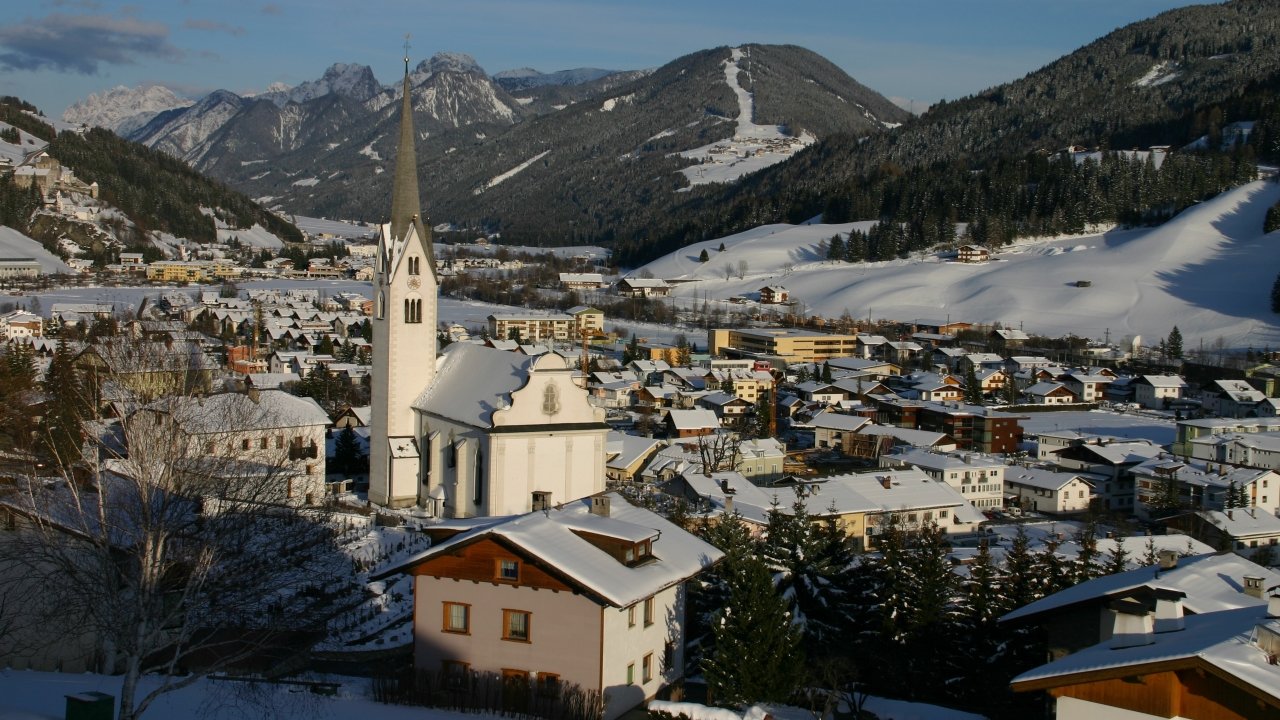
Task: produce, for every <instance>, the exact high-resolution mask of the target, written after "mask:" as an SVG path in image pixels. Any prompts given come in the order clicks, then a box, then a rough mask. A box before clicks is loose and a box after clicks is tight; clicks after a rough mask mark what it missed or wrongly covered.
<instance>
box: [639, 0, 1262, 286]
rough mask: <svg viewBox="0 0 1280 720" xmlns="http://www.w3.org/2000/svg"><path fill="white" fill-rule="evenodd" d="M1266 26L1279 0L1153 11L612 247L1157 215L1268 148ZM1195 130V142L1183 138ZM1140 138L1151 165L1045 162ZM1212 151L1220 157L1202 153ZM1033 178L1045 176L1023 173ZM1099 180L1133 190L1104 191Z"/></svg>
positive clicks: (1059, 227) (1228, 180)
mask: <svg viewBox="0 0 1280 720" xmlns="http://www.w3.org/2000/svg"><path fill="white" fill-rule="evenodd" d="M1278 39H1280V3H1266V2H1259V1H1257V0H1245V1H1237V2H1231V3H1227V4H1225V5H1212V6H1195V7H1189V8H1184V9H1180V10H1174V11H1170V12H1167V13H1163V14H1161V15H1159V16H1157V17H1155V18H1152V19H1149V20H1145V21H1142V22H1139V23H1135V24H1133V25H1130V26H1127V27H1125V28H1121V29H1119V30H1116V31H1115V32H1113V33H1111V34H1109V35H1107V36H1106V37H1104V38H1101V39H1099V40H1097V41H1095V42H1094V43H1091V44H1089V45H1087V46H1085V47H1084V48H1081V49H1080V50H1078V51H1076V52H1074V53H1071V54H1070V55H1068V56H1066V57H1064V58H1062V59H1060V60H1058V61H1055V62H1054V63H1051V64H1050V65H1048V66H1046V67H1045V68H1043V69H1041V70H1038V71H1036V72H1034V73H1031V74H1029V75H1027V76H1026V77H1024V78H1021V79H1019V80H1016V81H1013V82H1011V83H1007V84H1004V85H1000V86H997V87H995V88H992V89H990V90H988V91H985V92H983V93H979V94H978V95H976V96H973V97H969V98H964V99H961V100H957V101H954V102H948V103H942V104H940V105H938V106H935V107H934V108H932V109H930V111H929V112H928V113H926V114H925V115H923V116H922V117H920V118H918V119H916V120H913V121H910V122H908V123H907V124H905V125H903V126H902V127H900V128H897V129H895V130H893V131H892V132H889V133H883V134H879V135H875V136H871V137H869V138H865V137H861V136H859V135H857V134H853V133H842V134H840V135H837V136H834V137H831V138H827V139H825V140H823V141H822V142H820V143H818V144H817V145H815V146H814V147H812V148H810V149H809V150H808V151H806V152H804V153H801V154H799V155H797V156H796V157H795V158H794V159H793V160H792V161H791V162H788V163H786V164H784V165H780V166H777V167H774V168H770V169H768V170H766V171H763V172H761V173H758V174H757V175H755V176H752V177H750V178H747V179H745V180H744V181H743V182H742V183H740V184H739V185H737V186H733V187H730V188H724V189H722V190H721V192H720V193H718V194H715V195H691V196H690V197H689V198H687V202H685V203H684V204H682V205H681V206H679V207H677V208H676V210H675V211H674V212H672V213H670V214H669V215H668V216H667V217H666V218H660V219H655V222H654V224H652V225H651V226H650V227H648V228H645V229H643V230H641V231H638V232H634V233H632V234H630V235H628V236H623V237H620V238H619V242H618V247H617V250H618V256H619V257H620V258H621V259H622V260H623V262H627V263H639V262H643V261H645V260H648V259H650V258H653V257H656V256H658V255H660V254H662V253H665V252H669V251H670V250H672V249H674V248H678V247H682V246H684V245H686V244H688V243H690V242H695V241H697V240H702V239H706V238H709V237H717V236H723V235H728V234H732V233H734V232H739V231H742V230H744V229H746V228H749V227H754V226H756V225H760V224H763V223H770V222H800V221H803V220H806V219H808V218H810V217H813V216H815V215H817V214H819V213H826V214H827V219H828V220H830V221H835V222H839V221H844V220H853V219H857V220H872V219H882V220H886V221H889V220H892V221H895V222H899V223H903V224H905V225H906V227H907V228H916V229H914V230H903V231H902V232H904V233H909V234H910V235H914V236H915V237H916V238H917V239H916V240H914V241H910V240H907V239H906V237H903V238H901V240H902V242H900V243H899V244H898V245H897V247H895V248H894V251H895V252H897V251H900V250H902V249H903V247H904V244H905V246H906V247H913V248H914V247H916V246H917V245H918V244H919V243H920V242H924V240H920V239H919V238H920V237H921V236H927V235H930V231H929V230H928V228H931V227H932V228H941V226H942V224H943V223H946V222H966V223H972V224H973V230H974V233H975V235H974V237H973V238H972V239H974V240H977V241H981V242H993V243H997V244H998V243H1001V242H1007V241H1008V240H1009V239H1012V238H1013V237H1015V236H1018V235H1026V234H1040V233H1054V232H1068V231H1071V230H1072V229H1073V228H1078V227H1079V226H1080V223H1079V222H1077V220H1076V219H1075V218H1079V217H1081V216H1086V217H1087V218H1088V220H1089V221H1093V222H1121V223H1136V222H1157V221H1159V220H1161V219H1163V218H1167V217H1169V216H1170V215H1171V214H1172V213H1174V212H1176V211H1177V210H1179V209H1181V208H1183V207H1186V205H1187V204H1189V203H1192V202H1195V201H1197V200H1200V199H1203V198H1204V197H1208V196H1211V195H1212V194H1214V193H1216V192H1219V191H1220V190H1221V189H1224V188H1225V187H1230V186H1232V185H1234V184H1237V183H1238V182H1241V181H1243V179H1246V178H1247V177H1248V176H1249V173H1248V172H1246V166H1247V165H1248V164H1249V163H1250V162H1251V161H1253V160H1254V159H1256V158H1262V159H1266V160H1271V161H1274V160H1280V109H1278V108H1280V42H1278ZM1255 120H1256V121H1259V122H1258V123H1257V125H1255V126H1254V128H1253V133H1252V135H1251V136H1250V137H1249V145H1248V146H1246V147H1243V148H1240V149H1238V150H1237V149H1235V148H1225V149H1223V148H1222V147H1221V145H1220V144H1219V143H1220V140H1221V137H1222V131H1223V129H1224V127H1226V126H1227V125H1228V124H1229V123H1233V122H1237V121H1255ZM1201 137H1204V138H1205V140H1204V141H1202V143H1201V144H1200V146H1202V147H1204V148H1206V149H1207V150H1208V152H1192V151H1191V150H1190V149H1185V148H1184V146H1185V145H1187V144H1189V143H1192V142H1193V141H1196V140H1198V139H1200V138H1201ZM1153 144H1159V145H1170V146H1172V151H1173V152H1172V153H1171V154H1170V156H1169V162H1168V164H1167V165H1166V168H1165V170H1162V171H1160V172H1158V173H1157V172H1155V171H1154V170H1153V169H1150V170H1148V169H1142V170H1141V171H1138V170H1135V169H1125V170H1123V171H1121V170H1120V168H1121V167H1122V166H1123V165H1128V163H1122V162H1114V159H1108V160H1105V161H1104V162H1103V163H1102V166H1101V167H1098V166H1096V165H1095V166H1094V167H1093V168H1092V169H1086V168H1079V169H1077V170H1068V169H1067V168H1066V167H1065V166H1062V167H1060V168H1058V169H1053V168H1054V164H1053V163H1052V162H1050V161H1049V159H1048V158H1049V157H1050V156H1051V155H1052V154H1053V153H1055V152H1057V151H1060V150H1062V149H1065V148H1066V147H1068V146H1070V145H1085V146H1089V147H1100V148H1103V149H1107V148H1114V149H1124V148H1130V147H1135V146H1137V147H1147V146H1149V145H1153ZM1224 152H1225V153H1226V155H1228V156H1230V157H1215V155H1221V154H1222V153H1224ZM1237 152H1239V153H1240V154H1239V155H1234V153H1237ZM1122 176H1125V177H1128V179H1123V178H1122ZM1042 181H1046V182H1048V183H1049V184H1048V185H1047V186H1045V187H1039V185H1038V183H1040V182H1042ZM1115 183H1120V184H1121V185H1122V186H1123V187H1125V188H1131V189H1133V190H1132V191H1131V190H1126V189H1121V190H1120V191H1119V192H1115V188H1113V187H1112V186H1113V185H1114V184H1115ZM1100 188H1107V190H1106V191H1105V192H1103V191H1102V190H1100ZM1215 188H1216V189H1215ZM1099 197H1101V198H1103V201H1102V202H1097V201H1096V200H1094V199H1095V198H1099ZM932 236H933V237H937V238H942V239H945V238H946V237H947V233H946V231H945V230H942V229H937V230H935V231H933V232H932Z"/></svg>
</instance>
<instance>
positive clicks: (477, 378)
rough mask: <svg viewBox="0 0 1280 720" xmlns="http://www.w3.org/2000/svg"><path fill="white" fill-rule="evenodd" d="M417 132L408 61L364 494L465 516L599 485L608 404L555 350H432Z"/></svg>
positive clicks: (563, 498)
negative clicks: (591, 397)
mask: <svg viewBox="0 0 1280 720" xmlns="http://www.w3.org/2000/svg"><path fill="white" fill-rule="evenodd" d="M413 133H414V131H413V106H412V99H411V94H410V85H409V73H408V64H407V60H406V65H405V78H404V87H403V95H402V98H401V120H400V146H399V148H398V150H397V154H396V169H395V176H394V189H393V192H392V201H391V221H390V222H389V223H387V224H386V225H383V226H382V228H381V232H380V234H379V238H378V250H377V258H376V261H375V266H374V267H375V270H374V280H373V292H374V315H373V319H372V324H373V372H372V375H373V394H372V416H371V421H370V442H369V463H370V467H369V500H370V501H371V502H372V503H374V504H375V505H381V506H384V507H412V506H419V507H422V508H424V509H425V510H426V511H427V512H428V513H430V514H432V515H434V516H436V517H457V518H465V517H484V516H494V515H511V514H518V513H525V512H529V511H531V510H535V509H540V508H544V507H551V506H553V505H557V504H560V503H564V502H567V501H569V500H575V499H578V498H582V497H586V496H587V495H592V494H595V493H598V492H601V491H603V490H604V487H605V436H606V434H607V433H608V426H607V425H605V423H604V410H602V409H600V408H596V407H594V406H593V405H591V404H590V403H589V402H588V400H587V392H586V390H584V389H582V388H580V387H578V386H577V385H575V384H574V382H573V368H572V367H569V366H567V364H566V363H565V361H564V359H563V358H561V357H559V356H557V355H555V354H551V353H549V354H546V355H543V356H540V357H536V358H535V357H529V356H525V355H521V354H518V353H512V352H507V351H503V350H496V349H494V348H487V347H483V346H479V345H472V344H469V343H454V344H452V345H449V346H448V347H447V348H446V349H445V350H444V351H443V352H440V351H438V350H437V347H438V341H437V326H438V324H439V323H438V320H437V313H436V302H437V297H438V292H439V283H438V279H437V275H436V268H435V261H434V257H433V254H432V244H431V243H432V241H431V234H430V231H429V230H428V229H427V225H426V223H424V222H423V218H422V214H421V211H420V207H421V206H420V198H419V195H418V178H417V160H416V154H415V152H414V134H413Z"/></svg>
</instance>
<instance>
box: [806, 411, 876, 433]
mask: <svg viewBox="0 0 1280 720" xmlns="http://www.w3.org/2000/svg"><path fill="white" fill-rule="evenodd" d="M808 424H809V426H810V427H815V428H823V429H826V430H845V431H856V430H859V429H860V428H862V427H864V426H866V425H870V424H871V421H870V420H869V419H867V418H864V417H860V416H858V415H842V414H840V413H833V412H827V411H825V410H824V411H822V412H820V413H818V414H817V415H814V416H813V419H812V420H810V421H809V423H808Z"/></svg>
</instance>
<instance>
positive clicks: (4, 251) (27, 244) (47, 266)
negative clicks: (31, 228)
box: [0, 225, 71, 273]
mask: <svg viewBox="0 0 1280 720" xmlns="http://www.w3.org/2000/svg"><path fill="white" fill-rule="evenodd" d="M0 257H7V258H35V259H36V261H37V262H39V263H40V272H43V273H69V272H71V268H70V267H68V266H67V264H66V263H64V262H62V259H61V258H59V257H58V256H57V255H54V254H53V253H51V252H49V251H48V250H45V249H44V246H43V245H41V244H40V243H38V242H36V241H35V240H32V239H31V238H29V237H27V236H26V235H23V234H22V233H20V232H18V231H17V230H14V229H13V228H11V227H7V226H5V225H0Z"/></svg>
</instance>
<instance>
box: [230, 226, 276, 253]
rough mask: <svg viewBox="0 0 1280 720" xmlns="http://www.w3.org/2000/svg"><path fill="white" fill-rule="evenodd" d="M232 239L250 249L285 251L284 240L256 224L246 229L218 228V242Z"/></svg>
mask: <svg viewBox="0 0 1280 720" xmlns="http://www.w3.org/2000/svg"><path fill="white" fill-rule="evenodd" d="M231 238H235V239H237V240H239V241H240V244H242V245H247V246H249V247H254V248H264V249H267V250H283V249H284V241H283V240H281V239H280V238H279V237H277V236H276V235H274V234H272V233H271V232H270V231H268V230H267V229H266V228H264V227H262V226H261V225H259V224H257V223H254V224H253V227H251V228H246V229H236V228H218V242H226V241H227V240H229V239H231Z"/></svg>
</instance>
